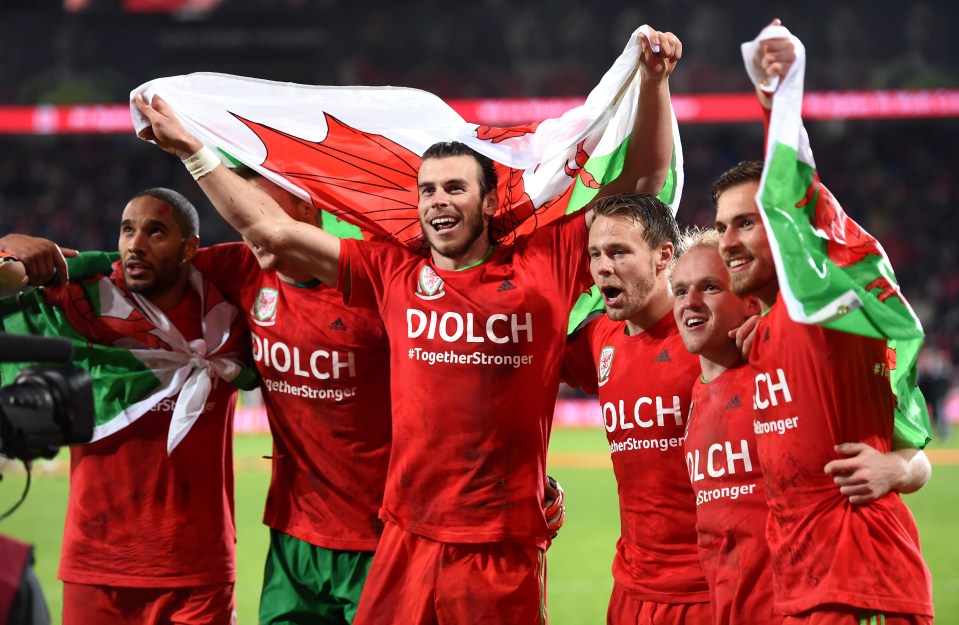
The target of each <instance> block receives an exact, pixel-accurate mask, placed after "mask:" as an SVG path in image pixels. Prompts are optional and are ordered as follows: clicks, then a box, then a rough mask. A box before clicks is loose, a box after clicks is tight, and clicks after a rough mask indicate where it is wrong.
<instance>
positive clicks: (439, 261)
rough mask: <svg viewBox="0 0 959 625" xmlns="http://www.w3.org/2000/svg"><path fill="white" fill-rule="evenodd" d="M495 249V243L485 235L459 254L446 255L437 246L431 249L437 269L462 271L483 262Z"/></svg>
mask: <svg viewBox="0 0 959 625" xmlns="http://www.w3.org/2000/svg"><path fill="white" fill-rule="evenodd" d="M494 249H495V248H494V247H493V245H492V244H491V243H490V242H489V240H487V239H486V236H485V235H484V236H483V237H480V238H477V239H476V241H474V242H473V244H472V245H470V247H469V249H467V250H466V251H465V252H463V253H462V254H459V255H457V256H446V255H444V254H441V253H439V252H438V251H436V249H435V248H434V249H431V250H430V253H431V254H432V256H433V264H434V265H435V266H436V268H437V269H441V270H443V271H461V270H463V269H469V268H471V267H475V266H476V265H479V264H481V263H482V262H483V261H484V260H486V259H487V258H489V256H490V254H492V253H493V250H494Z"/></svg>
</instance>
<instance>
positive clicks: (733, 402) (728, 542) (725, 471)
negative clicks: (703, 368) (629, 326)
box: [683, 363, 782, 625]
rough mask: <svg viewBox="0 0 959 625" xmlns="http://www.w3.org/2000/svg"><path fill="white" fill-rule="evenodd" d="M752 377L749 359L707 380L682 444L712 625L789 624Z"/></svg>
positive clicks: (698, 390) (697, 391)
mask: <svg viewBox="0 0 959 625" xmlns="http://www.w3.org/2000/svg"><path fill="white" fill-rule="evenodd" d="M753 377H754V376H753V370H752V368H751V367H749V365H747V364H746V363H743V364H742V365H739V366H737V367H734V368H732V369H728V370H726V371H725V372H724V373H723V374H722V375H720V376H719V377H717V378H716V379H714V380H712V381H710V382H703V381H702V379H701V378H700V380H699V381H697V382H696V386H694V387H693V398H692V408H691V409H690V413H689V422H688V423H687V424H686V440H685V441H683V448H684V449H685V451H686V468H687V470H688V471H689V479H690V481H691V482H692V484H693V491H694V492H695V493H696V532H697V534H698V535H699V557H700V559H701V560H702V563H703V569H704V570H705V572H706V579H707V580H708V581H709V601H710V603H711V604H712V611H713V625H730V624H735V623H742V624H747V623H756V624H757V625H758V624H762V625H767V624H772V623H781V622H782V617H775V616H773V583H772V564H771V562H770V559H769V547H768V546H767V544H766V517H767V516H768V513H769V508H768V507H767V506H766V498H765V495H764V493H763V481H762V471H761V469H760V467H759V457H758V455H757V454H756V436H755V435H754V434H753V407H752V394H753V391H752V389H753Z"/></svg>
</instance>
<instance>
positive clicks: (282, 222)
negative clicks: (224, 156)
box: [134, 95, 340, 286]
mask: <svg viewBox="0 0 959 625" xmlns="http://www.w3.org/2000/svg"><path fill="white" fill-rule="evenodd" d="M134 104H136V107H137V108H138V109H139V110H140V112H141V113H143V115H144V116H145V117H146V118H147V119H148V120H149V121H150V126H149V127H147V128H145V129H144V130H142V131H141V132H140V136H141V137H142V138H144V139H148V140H152V141H155V142H156V144H157V145H159V146H160V147H161V148H162V149H163V150H165V151H166V152H169V153H171V154H174V155H176V156H177V157H178V158H180V159H181V160H183V161H187V159H192V160H194V161H195V162H196V165H195V168H196V169H199V171H198V172H196V173H194V177H195V178H196V179H197V183H198V184H199V185H200V189H202V190H203V192H204V193H205V194H206V196H207V198H209V200H210V202H211V203H212V204H213V206H214V207H215V208H216V210H217V211H218V212H219V213H220V214H221V215H223V218H224V219H226V220H227V221H228V222H229V223H230V225H231V226H233V227H234V228H235V229H236V230H237V231H238V232H239V233H240V234H242V235H243V236H244V237H246V238H247V239H250V240H251V241H253V242H254V243H256V244H257V245H259V246H260V247H262V248H263V249H265V250H267V251H268V252H270V253H271V254H275V255H276V256H278V257H280V258H282V259H283V260H285V261H287V262H289V263H292V264H294V265H296V266H298V267H300V268H301V269H303V270H304V271H307V272H309V273H310V274H311V275H314V276H316V277H317V278H319V279H320V280H322V281H323V282H326V283H327V284H330V285H334V286H335V285H336V277H337V272H338V268H339V257H340V240H339V239H338V238H337V237H335V236H333V235H332V234H330V233H328V232H324V231H323V230H321V229H320V228H318V227H316V226H313V225H310V224H306V223H303V222H299V221H296V220H295V219H293V218H292V217H290V216H289V215H287V214H286V212H284V211H283V209H282V208H280V206H279V205H278V204H277V203H276V202H274V201H273V199H272V198H271V197H270V196H269V195H267V194H266V193H264V192H263V191H261V190H260V189H258V188H257V187H256V186H255V185H253V184H251V183H250V182H248V181H246V180H244V179H242V178H240V177H239V176H237V175H236V174H234V173H233V172H231V171H230V170H229V169H228V168H227V167H224V166H222V165H217V164H216V163H214V162H213V161H212V160H210V159H215V158H216V156H215V155H213V154H212V152H210V151H209V148H204V147H203V144H202V143H201V142H200V141H199V140H198V139H197V138H196V137H194V136H192V135H191V134H190V133H189V132H187V130H186V129H185V128H184V127H183V125H182V124H180V121H179V120H178V119H177V118H176V115H175V114H174V113H173V110H172V109H171V108H170V106H169V105H168V104H167V103H166V102H165V101H164V100H163V98H161V97H160V96H154V97H153V101H152V102H147V101H146V98H144V97H143V96H142V95H138V96H137V97H136V99H135V100H134ZM191 173H193V172H192V171H191Z"/></svg>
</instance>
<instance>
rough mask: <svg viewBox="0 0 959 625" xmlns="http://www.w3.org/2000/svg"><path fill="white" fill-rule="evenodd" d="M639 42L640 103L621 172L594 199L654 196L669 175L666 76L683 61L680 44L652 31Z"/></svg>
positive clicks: (673, 37) (670, 146)
mask: <svg viewBox="0 0 959 625" xmlns="http://www.w3.org/2000/svg"><path fill="white" fill-rule="evenodd" d="M640 39H641V41H640V45H641V46H642V50H643V51H642V53H641V54H640V60H639V71H640V72H641V74H642V78H641V82H640V90H639V102H638V107H637V112H636V121H635V122H634V123H633V128H632V131H631V134H630V140H629V148H628V149H627V151H626V158H625V161H624V163H623V171H622V172H621V173H620V174H619V176H618V177H617V178H615V179H614V180H611V181H610V182H609V183H607V184H606V185H605V186H604V187H603V188H602V189H600V191H599V193H598V194H597V195H596V198H600V197H604V196H609V195H617V194H619V193H629V192H633V193H645V194H649V195H656V194H657V193H659V192H660V190H661V189H662V188H663V184H664V183H665V182H666V176H667V174H668V173H669V167H670V164H671V162H672V158H673V121H672V105H671V104H670V101H669V75H670V74H671V73H672V71H673V69H674V68H675V67H676V63H677V62H679V59H680V58H681V57H682V54H683V44H682V42H681V41H680V40H679V38H678V37H676V35H674V34H673V33H669V32H666V33H664V32H660V31H657V30H652V29H650V31H649V39H648V40H647V39H646V38H644V37H643V36H642V35H640ZM654 50H658V51H654ZM593 201H594V202H595V201H596V199H594V200H593ZM591 204H592V202H591V203H590V205H591ZM589 208H590V206H589V205H588V206H587V209H589ZM586 220H587V221H586V223H587V224H590V223H592V213H591V212H587V214H586Z"/></svg>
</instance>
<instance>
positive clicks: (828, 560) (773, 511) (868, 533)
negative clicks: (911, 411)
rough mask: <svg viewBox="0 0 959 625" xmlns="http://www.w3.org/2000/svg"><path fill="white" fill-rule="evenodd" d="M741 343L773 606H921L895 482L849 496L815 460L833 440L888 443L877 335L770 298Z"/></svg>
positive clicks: (889, 407)
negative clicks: (765, 511)
mask: <svg viewBox="0 0 959 625" xmlns="http://www.w3.org/2000/svg"><path fill="white" fill-rule="evenodd" d="M755 336H756V338H755V340H754V342H753V348H752V352H751V353H750V358H749V360H750V364H752V365H753V368H754V369H755V370H756V371H755V372H754V374H755V378H754V380H755V381H754V386H753V388H754V393H755V395H754V397H753V402H754V405H755V407H756V408H757V415H756V421H755V423H754V431H755V433H756V441H757V447H758V451H759V459H760V462H761V464H762V471H763V475H764V476H765V482H766V490H767V499H768V502H769V507H770V517H769V524H768V527H767V538H768V541H769V547H770V551H771V553H772V561H773V570H774V573H775V583H776V586H775V595H776V609H777V611H778V612H782V613H785V614H794V613H798V612H802V611H804V610H809V609H811V608H814V607H816V606H820V605H824V604H829V603H833V604H842V605H848V606H855V607H861V608H868V609H871V610H879V611H883V612H900V613H906V614H924V615H932V600H931V580H930V575H929V570H928V569H927V568H926V565H925V563H924V562H923V560H922V556H921V555H920V553H919V536H918V531H917V529H916V524H915V521H914V520H913V518H912V515H911V514H910V512H909V509H908V508H907V507H906V505H905V504H904V503H903V501H902V499H901V498H900V497H899V494H898V493H895V492H893V493H889V494H887V495H885V496H884V497H882V498H881V499H879V500H878V501H875V502H873V503H870V504H866V505H852V504H850V503H849V500H848V499H847V498H846V497H844V496H843V495H842V494H841V493H840V492H839V489H838V488H837V487H836V484H835V483H834V482H833V478H832V476H830V475H827V474H826V473H825V472H823V467H824V466H825V465H826V463H827V462H829V461H830V460H834V459H836V458H837V457H838V456H837V454H836V452H835V451H834V449H833V447H834V445H836V444H838V443H845V442H857V441H858V442H863V443H866V444H868V445H871V446H873V447H875V448H876V449H878V450H879V451H880V452H887V451H889V450H890V447H891V444H892V434H893V401H894V398H893V395H892V391H891V389H890V385H889V369H888V364H887V355H886V343H885V341H882V340H879V339H871V338H866V337H862V336H857V335H854V334H849V333H845V332H838V331H835V330H828V329H826V328H822V327H819V326H815V325H805V324H800V323H796V322H794V321H792V320H791V319H789V316H788V313H787V311H786V305H785V303H783V302H782V301H781V299H777V301H776V304H775V305H774V306H773V307H772V308H771V309H770V311H769V314H767V315H766V316H765V317H763V319H762V320H761V321H760V323H759V325H758V326H757V328H756V335H755Z"/></svg>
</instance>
